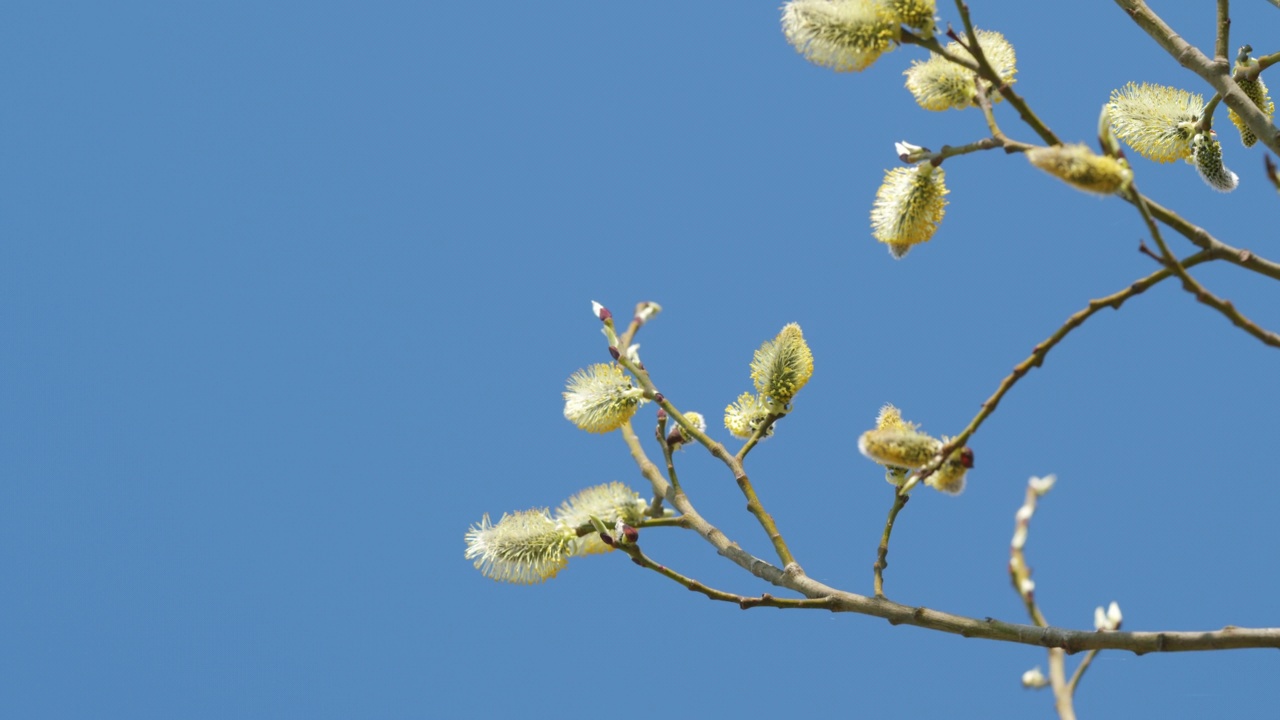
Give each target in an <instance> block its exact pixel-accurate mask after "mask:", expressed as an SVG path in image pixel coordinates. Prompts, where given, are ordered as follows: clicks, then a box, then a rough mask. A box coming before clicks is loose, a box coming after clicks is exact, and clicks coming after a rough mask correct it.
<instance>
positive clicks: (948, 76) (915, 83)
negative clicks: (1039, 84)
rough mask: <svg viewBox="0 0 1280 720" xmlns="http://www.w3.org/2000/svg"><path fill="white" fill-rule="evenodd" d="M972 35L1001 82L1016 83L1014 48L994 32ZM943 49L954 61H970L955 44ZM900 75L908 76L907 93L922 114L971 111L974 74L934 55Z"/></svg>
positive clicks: (995, 98)
mask: <svg viewBox="0 0 1280 720" xmlns="http://www.w3.org/2000/svg"><path fill="white" fill-rule="evenodd" d="M975 34H976V35H977V37H978V45H979V46H980V47H981V48H982V54H983V55H984V56H985V57H986V58H987V61H988V62H990V63H991V67H992V68H993V69H995V71H996V73H997V74H999V75H1000V79H1001V81H1002V82H1004V84H1006V85H1012V84H1013V83H1014V82H1015V80H1014V77H1013V76H1014V75H1015V74H1016V73H1017V72H1018V58H1017V54H1016V53H1015V52H1014V50H1013V45H1010V44H1009V41H1008V40H1006V39H1005V37H1004V36H1003V35H1001V34H1000V33H998V32H995V31H993V30H977V31H975ZM944 49H945V50H946V51H947V52H948V53H950V54H952V55H955V56H957V57H960V58H964V59H966V60H973V55H971V54H970V53H969V51H968V50H966V49H965V47H964V46H963V45H961V44H960V43H958V42H951V43H948V44H947V45H946V47H945V48H944ZM903 74H904V75H906V76H907V89H908V90H910V91H911V95H912V96H913V97H914V98H915V99H916V103H917V104H919V105H920V107H922V108H924V109H925V110H934V111H941V110H948V109H952V108H954V109H957V110H963V109H964V108H967V107H973V106H974V101H975V99H976V98H977V96H978V84H977V81H976V80H975V77H974V72H973V70H970V69H969V68H967V67H964V66H963V65H957V64H955V63H953V62H951V61H950V60H948V59H947V58H945V57H944V56H942V55H938V54H937V53H930V55H929V59H928V60H924V61H920V60H916V61H915V62H913V63H912V64H911V67H910V68H907V71H906V72H905V73H903ZM1002 99H1003V98H1002V97H1001V96H1000V95H999V94H993V95H992V101H993V102H1000V101H1001V100H1002Z"/></svg>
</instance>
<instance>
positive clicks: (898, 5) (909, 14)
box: [885, 0, 938, 30]
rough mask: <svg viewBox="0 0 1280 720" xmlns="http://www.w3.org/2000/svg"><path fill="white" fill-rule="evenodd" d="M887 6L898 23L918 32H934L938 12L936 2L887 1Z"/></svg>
mask: <svg viewBox="0 0 1280 720" xmlns="http://www.w3.org/2000/svg"><path fill="white" fill-rule="evenodd" d="M885 5H886V6H888V8H889V11H890V12H892V13H893V15H894V17H896V18H897V19H898V22H900V23H902V24H903V25H906V26H907V27H910V28H915V29H916V30H932V29H933V16H934V14H935V13H937V12H938V4H937V2H935V0H886V2H885Z"/></svg>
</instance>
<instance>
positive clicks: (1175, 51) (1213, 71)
mask: <svg viewBox="0 0 1280 720" xmlns="http://www.w3.org/2000/svg"><path fill="white" fill-rule="evenodd" d="M1115 3H1116V5H1119V6H1120V7H1121V8H1123V9H1124V10H1125V11H1126V12H1127V13H1129V17H1131V18H1132V19H1133V21H1134V22H1135V23H1137V24H1138V27H1140V28H1142V29H1143V31H1145V32H1146V33H1147V34H1148V35H1150V36H1151V39H1153V40H1155V41H1156V44H1158V45H1159V46H1160V47H1162V48H1164V50H1165V52H1167V53H1169V55H1171V56H1172V57H1173V59H1174V60H1177V61H1178V64H1179V65H1181V66H1183V67H1185V68H1187V69H1188V70H1190V71H1191V72H1194V73H1195V74H1196V75H1199V76H1200V78H1201V79H1202V80H1204V81H1205V82H1206V83H1208V84H1209V86H1210V87H1212V88H1213V89H1214V90H1216V91H1217V92H1218V93H1219V94H1220V95H1222V101H1223V102H1225V103H1226V104H1227V107H1229V108H1231V109H1232V110H1235V111H1236V115H1239V116H1240V118H1241V119H1242V120H1243V121H1244V124H1245V125H1246V126H1248V128H1249V129H1250V130H1252V131H1253V134H1254V135H1257V136H1258V140H1259V141H1261V142H1262V144H1263V145H1266V146H1267V147H1268V148H1270V149H1271V152H1273V153H1276V154H1278V155H1280V133H1278V132H1277V130H1276V128H1275V126H1274V125H1272V124H1271V120H1270V119H1269V118H1268V117H1267V116H1266V114H1264V113H1263V112H1262V110H1261V109H1259V108H1258V106H1257V105H1254V104H1253V101H1252V100H1250V99H1249V97H1248V96H1247V95H1245V94H1244V91H1243V90H1241V89H1240V86H1239V85H1237V84H1236V81H1235V80H1234V79H1233V78H1232V77H1231V72H1230V66H1229V64H1228V62H1227V60H1226V59H1225V58H1223V59H1222V60H1221V61H1217V60H1211V59H1209V58H1208V57H1207V56H1205V54H1204V53H1202V52H1200V50H1199V49H1197V48H1196V47H1195V46H1194V45H1192V44H1191V43H1189V42H1187V41H1186V40H1183V39H1182V36H1180V35H1178V33H1176V32H1174V30H1173V28H1171V27H1169V25H1168V24H1167V23H1165V21H1164V20H1162V19H1161V18H1160V16H1159V15H1156V13H1155V11H1153V10H1152V9H1151V8H1150V7H1148V6H1147V4H1146V3H1145V2H1143V0H1115Z"/></svg>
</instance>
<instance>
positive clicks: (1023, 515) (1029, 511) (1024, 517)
mask: <svg viewBox="0 0 1280 720" xmlns="http://www.w3.org/2000/svg"><path fill="white" fill-rule="evenodd" d="M1035 513H1036V511H1035V510H1034V509H1033V508H1032V507H1031V506H1030V505H1023V506H1022V507H1020V508H1018V512H1017V514H1016V515H1014V516H1013V519H1014V520H1017V521H1018V522H1020V523H1024V522H1026V521H1028V520H1030V519H1031V516H1032V515H1034V514H1035Z"/></svg>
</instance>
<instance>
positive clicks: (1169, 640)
mask: <svg viewBox="0 0 1280 720" xmlns="http://www.w3.org/2000/svg"><path fill="white" fill-rule="evenodd" d="M1161 272H1167V271H1164V270H1162V271H1161ZM621 432H622V437H623V440H624V441H625V442H626V444H627V447H628V448H630V450H631V456H632V458H633V459H634V460H635V461H636V464H637V466H638V467H639V468H640V472H641V474H643V475H644V476H645V478H647V479H648V480H649V481H650V482H651V483H653V485H654V488H655V491H657V492H661V493H662V494H663V496H664V497H665V498H666V500H667V502H669V503H670V504H671V506H672V507H674V508H675V509H676V510H678V511H680V513H681V514H682V515H683V516H684V518H685V520H686V522H687V523H688V527H689V528H690V529H692V530H693V531H695V532H697V533H698V534H699V535H701V536H702V537H703V538H704V539H705V540H706V541H707V542H708V543H710V544H711V545H712V546H713V547H715V548H716V550H717V551H718V552H719V553H720V554H721V555H723V556H724V557H726V558H728V559H729V560H730V561H732V562H733V563H735V564H736V565H738V566H739V567H741V568H742V569H744V570H746V571H747V572H749V573H751V574H752V575H755V576H756V577H758V578H760V579H762V580H764V581H766V582H768V583H772V584H773V585H777V586H778V587H784V588H787V589H789V590H792V591H794V592H796V593H799V594H800V595H802V596H804V597H806V598H808V599H809V600H817V601H820V602H817V603H813V604H812V605H811V606H805V607H820V608H823V609H827V610H830V611H831V612H850V613H858V614H861V615H872V616H874V617H879V618H884V619H885V620H888V621H889V623H890V624H892V625H914V626H916V627H921V628H925V629H928V630H936V631H939V632H945V633H950V634H953V635H960V636H963V637H969V638H983V639H987V640H998V641H1001V642H1013V643H1020V644H1023V645H1035V646H1040V647H1057V648H1062V649H1063V650H1065V651H1067V652H1068V653H1073V652H1080V651H1085V650H1127V651H1129V652H1133V653H1137V654H1139V655H1142V654H1145V653H1149V652H1190V651H1202V650H1234V649H1240V648H1264V647H1265V648H1280V628H1239V627H1234V626H1227V627H1224V628H1222V629H1221V630H1209V631H1193V632H1108V633H1099V632H1095V631H1092V630H1067V629H1063V628H1053V627H1048V628H1038V627H1035V626H1033V625H1019V624H1016V623H1007V622H1002V621H1000V620H995V619H993V618H984V619H978V618H970V617H964V616H961V615H952V614H950V613H945V612H939V611H937V610H930V609H928V608H925V607H912V606H910V605H902V604H900V603H896V602H892V601H890V600H885V599H883V598H872V597H867V596H865V595H858V594H856V593H850V592H844V591H842V590H837V589H835V588H832V587H829V586H827V585H825V584H823V583H821V582H818V581H817V580H814V579H813V578H810V577H808V576H806V575H805V574H804V572H803V571H802V570H801V569H800V568H799V566H795V565H792V566H789V567H788V568H787V569H785V570H784V569H781V568H778V567H777V566H775V565H772V564H770V563H768V562H766V561H764V560H761V559H760V558H757V557H755V556H753V555H751V554H750V553H748V552H746V551H745V550H743V549H742V548H741V547H739V546H738V545H737V543H734V542H732V541H731V540H729V538H728V537H727V536H725V534H724V533H723V532H721V531H720V530H719V529H717V528H716V527H715V526H713V525H711V524H710V523H708V522H707V521H706V520H705V519H703V517H702V516H701V515H699V514H698V512H697V510H696V509H695V508H694V507H693V505H692V504H691V503H690V502H689V498H688V497H687V496H686V495H685V494H684V493H682V492H677V491H675V489H674V488H672V487H671V484H670V483H668V482H667V481H666V480H665V479H664V478H663V477H662V473H661V471H659V470H658V466H657V465H654V464H653V462H651V461H650V460H649V459H648V457H646V456H645V453H644V449H643V448H642V447H641V446H640V438H639V437H637V436H636V434H635V431H634V430H633V429H632V428H631V425H630V423H624V424H623V425H622V428H621Z"/></svg>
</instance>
